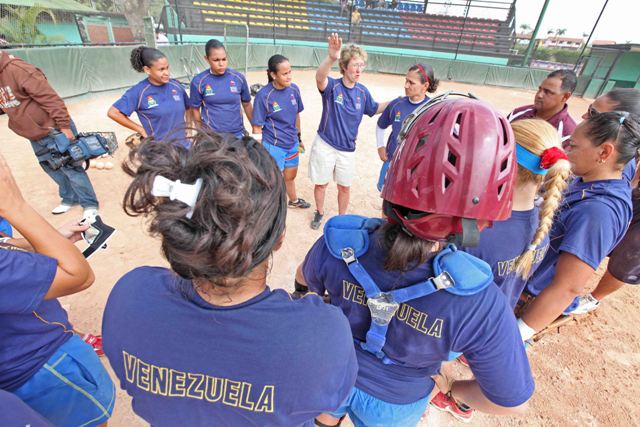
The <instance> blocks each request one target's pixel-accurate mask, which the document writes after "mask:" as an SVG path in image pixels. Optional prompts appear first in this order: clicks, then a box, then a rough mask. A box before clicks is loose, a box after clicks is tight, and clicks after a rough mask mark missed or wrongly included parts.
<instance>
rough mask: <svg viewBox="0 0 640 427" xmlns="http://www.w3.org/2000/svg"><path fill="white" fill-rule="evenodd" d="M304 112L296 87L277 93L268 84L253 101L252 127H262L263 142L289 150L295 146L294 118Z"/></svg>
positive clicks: (270, 84) (279, 90)
mask: <svg viewBox="0 0 640 427" xmlns="http://www.w3.org/2000/svg"><path fill="white" fill-rule="evenodd" d="M302 110H304V105H303V104H302V97H300V89H299V88H298V86H296V85H295V84H293V83H292V84H291V86H289V87H286V88H284V89H276V88H275V87H273V83H268V84H267V85H266V86H265V87H263V88H262V89H260V91H259V92H258V93H257V94H256V97H255V99H254V100H253V119H252V122H251V124H253V125H254V126H262V142H266V143H268V144H272V145H275V146H277V147H281V148H283V149H284V150H290V149H291V148H293V147H294V146H295V145H296V144H297V143H298V129H297V128H296V117H297V115H298V113H300V112H301V111H302Z"/></svg>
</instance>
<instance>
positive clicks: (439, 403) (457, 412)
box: [429, 392, 474, 423]
mask: <svg viewBox="0 0 640 427" xmlns="http://www.w3.org/2000/svg"><path fill="white" fill-rule="evenodd" d="M429 403H431V406H433V407H434V408H436V409H437V410H439V411H443V412H448V413H450V414H451V415H453V417H454V418H455V419H457V420H458V421H462V422H463V423H469V422H471V418H473V412H474V410H473V409H469V410H464V409H460V406H458V404H457V403H456V401H455V399H453V398H451V397H448V396H447V395H446V394H444V393H442V392H438V394H436V395H435V396H434V397H433V399H431V402H429Z"/></svg>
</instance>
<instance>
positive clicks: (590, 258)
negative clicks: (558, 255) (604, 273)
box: [558, 199, 618, 270]
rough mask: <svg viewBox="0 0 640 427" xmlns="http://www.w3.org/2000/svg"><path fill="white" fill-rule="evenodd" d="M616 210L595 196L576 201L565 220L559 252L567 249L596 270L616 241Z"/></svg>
mask: <svg viewBox="0 0 640 427" xmlns="http://www.w3.org/2000/svg"><path fill="white" fill-rule="evenodd" d="M615 216H616V214H615V212H614V211H613V210H612V209H611V208H609V207H608V206H607V205H605V204H604V203H601V202H600V201H599V200H598V199H594V200H586V201H584V202H582V203H579V204H577V205H575V209H572V210H571V211H570V212H569V214H568V215H567V217H566V220H565V222H564V227H565V229H564V236H563V238H562V243H561V244H560V248H558V250H559V251H561V252H568V253H570V254H573V255H575V256H576V257H578V258H579V259H580V260H582V261H584V262H585V263H586V264H588V265H589V266H590V267H591V268H593V269H594V270H597V269H598V267H599V266H600V263H601V262H602V260H603V259H604V258H605V257H606V256H607V255H608V254H609V252H611V250H612V249H613V247H614V246H615V244H616V243H617V237H616V236H617V235H618V233H616V227H614V226H613V225H614V224H616V222H617V218H616V217H615Z"/></svg>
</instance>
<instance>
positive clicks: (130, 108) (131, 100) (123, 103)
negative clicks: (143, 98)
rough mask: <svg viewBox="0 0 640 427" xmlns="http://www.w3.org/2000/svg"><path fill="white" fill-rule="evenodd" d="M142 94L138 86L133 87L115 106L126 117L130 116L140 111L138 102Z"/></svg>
mask: <svg viewBox="0 0 640 427" xmlns="http://www.w3.org/2000/svg"><path fill="white" fill-rule="evenodd" d="M139 99H140V93H139V90H138V86H137V85H136V86H132V87H130V88H129V89H127V91H126V92H125V93H124V95H122V97H121V98H120V99H118V100H117V101H116V102H115V103H114V104H113V106H114V107H115V108H117V109H118V111H120V112H121V113H122V114H124V115H125V116H127V117H128V116H130V115H131V114H132V113H133V112H134V111H137V110H138V100H139Z"/></svg>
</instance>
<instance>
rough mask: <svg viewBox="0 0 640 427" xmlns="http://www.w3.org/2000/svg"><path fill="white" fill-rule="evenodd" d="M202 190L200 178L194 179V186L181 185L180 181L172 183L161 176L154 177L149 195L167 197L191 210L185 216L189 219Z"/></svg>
mask: <svg viewBox="0 0 640 427" xmlns="http://www.w3.org/2000/svg"><path fill="white" fill-rule="evenodd" d="M201 188H202V178H198V179H196V182H195V183H194V184H183V183H182V182H180V180H179V179H178V180H176V181H172V180H170V179H168V178H165V177H164V176H162V175H156V177H155V178H154V179H153V186H152V187H151V195H152V196H155V197H168V198H169V200H179V201H181V202H182V203H185V204H186V205H188V206H189V207H190V208H191V209H190V210H189V212H187V214H186V215H185V216H186V217H187V218H189V219H191V217H192V216H193V208H194V207H195V206H196V202H197V201H198V195H199V194H200V189H201Z"/></svg>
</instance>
